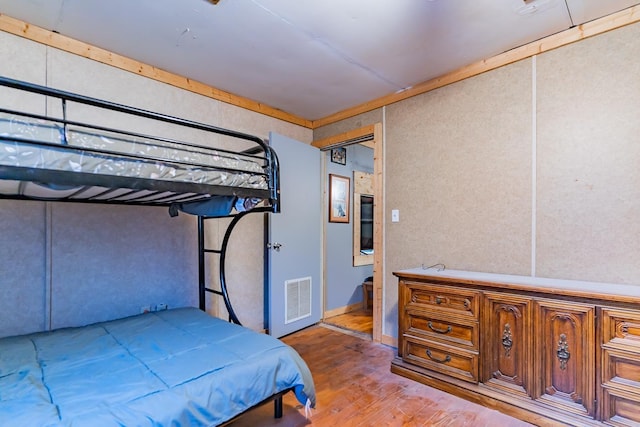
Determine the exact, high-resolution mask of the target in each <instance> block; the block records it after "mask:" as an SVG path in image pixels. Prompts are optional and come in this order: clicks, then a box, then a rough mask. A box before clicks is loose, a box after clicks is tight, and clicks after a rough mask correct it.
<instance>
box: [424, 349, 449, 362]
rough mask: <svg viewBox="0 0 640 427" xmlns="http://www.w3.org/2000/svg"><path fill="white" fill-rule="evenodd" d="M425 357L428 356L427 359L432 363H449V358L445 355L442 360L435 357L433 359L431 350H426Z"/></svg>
mask: <svg viewBox="0 0 640 427" xmlns="http://www.w3.org/2000/svg"><path fill="white" fill-rule="evenodd" d="M427 356H429V359H431V360H433V361H434V362H438V363H447V362H451V356H450V355H448V354H447V357H445V358H444V359H437V358H435V357H433V356H432V355H431V350H429V349H427Z"/></svg>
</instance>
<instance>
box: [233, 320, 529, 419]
mask: <svg viewBox="0 0 640 427" xmlns="http://www.w3.org/2000/svg"><path fill="white" fill-rule="evenodd" d="M283 341H284V342H286V343H287V344H289V345H291V346H292V347H294V348H295V349H296V350H297V351H298V352H299V353H300V355H301V356H302V357H303V358H304V359H305V361H306V362H307V364H308V365H309V368H310V369H311V372H312V373H313V377H314V382H315V386H316V395H317V404H316V409H314V410H313V411H312V415H311V417H310V418H309V419H306V418H305V414H304V407H302V405H300V404H299V403H298V402H297V400H296V399H295V397H294V396H293V394H292V393H288V394H287V395H286V396H285V397H284V404H283V406H284V408H283V413H284V415H283V417H282V418H281V419H274V418H273V405H272V404H268V405H265V406H262V407H260V408H257V409H255V410H253V411H252V412H249V413H247V414H245V415H244V416H243V417H241V418H240V419H238V420H237V421H235V422H234V423H232V424H231V426H234V427H257V426H265V427H266V426H283V427H297V426H316V427H322V426H328V427H343V426H362V427H364V426H376V427H377V426H450V427H454V426H473V427H482V426H492V425H493V426H500V427H521V426H529V424H527V423H524V422H521V421H519V420H516V419H514V418H511V417H509V416H506V415H504V414H501V413H499V412H497V411H495V410H491V409H487V408H484V407H482V406H479V405H476V404H473V403H471V402H467V401H466V400H463V399H460V398H457V397H455V396H452V395H449V394H447V393H444V392H441V391H439V390H436V389H434V388H431V387H428V386H425V385H422V384H420V383H417V382H415V381H411V380H409V379H406V378H404V377H400V376H398V375H395V374H392V373H391V372H390V370H389V368H390V363H391V360H392V359H393V357H394V355H395V349H394V348H391V347H387V346H384V345H382V344H375V343H373V342H372V341H370V340H367V339H362V338H360V337H357V336H354V335H353V334H346V333H342V332H339V331H337V330H336V329H335V328H331V329H329V328H327V327H324V326H312V327H310V328H307V329H304V330H302V331H299V332H296V333H294V334H291V335H289V336H287V337H285V338H284V339H283Z"/></svg>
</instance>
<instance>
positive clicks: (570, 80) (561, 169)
mask: <svg viewBox="0 0 640 427" xmlns="http://www.w3.org/2000/svg"><path fill="white" fill-rule="evenodd" d="M638 40H640V25H634V26H629V27H625V28H622V29H619V30H616V31H612V32H609V33H606V34H603V35H600V36H597V37H594V38H591V39H588V40H585V41H582V42H580V43H577V44H573V45H570V46H567V47H564V48H562V49H559V50H555V51H552V52H549V53H545V54H544V55H541V56H540V57H539V58H538V59H537V64H538V67H537V76H538V84H537V85H538V223H537V231H538V233H537V234H538V237H537V244H538V245H537V248H538V251H537V252H538V262H537V273H538V275H539V276H544V277H559V278H566V279H583V280H591V281H605V282H617V283H640V263H639V262H638V260H639V259H640V220H639V219H640V144H639V141H640V140H639V135H640V78H639V76H640V43H638Z"/></svg>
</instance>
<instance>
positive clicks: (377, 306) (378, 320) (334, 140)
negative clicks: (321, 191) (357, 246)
mask: <svg viewBox="0 0 640 427" xmlns="http://www.w3.org/2000/svg"><path fill="white" fill-rule="evenodd" d="M351 144H363V145H366V146H368V147H373V187H374V188H373V193H374V194H373V196H374V203H373V334H372V339H373V341H374V342H382V319H383V317H382V302H383V299H382V290H383V280H384V274H383V259H384V253H383V251H384V217H383V216H384V191H383V190H384V187H383V184H384V174H383V169H384V158H383V154H384V146H383V144H384V142H383V135H382V123H375V124H372V125H369V126H364V127H362V128H359V129H354V130H351V131H349V132H344V133H341V134H338V135H334V136H331V137H329V138H324V139H319V140H317V141H313V142H312V143H311V145H312V146H314V147H317V148H319V149H320V150H322V151H326V150H330V149H331V148H333V147H338V146H345V145H351ZM323 164H324V163H323ZM323 170H324V167H323ZM323 182H324V181H323ZM323 204H326V197H325V198H324V202H323ZM325 208H326V205H325ZM324 211H325V215H326V212H327V209H324ZM325 226H326V221H323V228H324V227H325ZM324 245H325V243H324V241H323V246H324ZM325 262H326V260H323V270H324V263H325ZM324 276H325V275H324V274H323V277H324ZM323 280H324V279H323ZM322 288H323V295H324V291H325V290H326V289H325V288H326V286H323V287H322ZM324 300H325V298H324V297H323V301H324Z"/></svg>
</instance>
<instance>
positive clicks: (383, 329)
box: [380, 105, 387, 340]
mask: <svg viewBox="0 0 640 427" xmlns="http://www.w3.org/2000/svg"><path fill="white" fill-rule="evenodd" d="M386 134H387V107H386V105H383V106H382V135H381V136H380V138H381V139H382V159H383V165H382V200H383V201H384V204H386V203H387V196H386V186H387V180H386V178H385V171H386V168H385V167H384V162H385V161H386V160H385V159H386V158H387V153H386V151H387V144H386V141H385V138H386ZM384 204H383V206H382V265H381V268H382V274H381V277H382V286H381V291H382V295H381V300H382V301H381V302H382V310H381V311H382V319H380V324H381V326H382V327H381V331H380V339H381V340H382V337H383V336H384V335H385V332H386V322H385V321H384V319H385V317H386V316H385V313H386V312H387V309H386V299H387V298H386V292H385V290H386V288H387V287H386V286H385V283H384V282H385V280H386V277H387V276H386V274H387V268H386V266H387V262H386V259H387V257H386V253H387V249H386V245H387V238H386V236H385V226H384V224H385V223H386V213H385V211H386V209H385V206H384Z"/></svg>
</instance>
